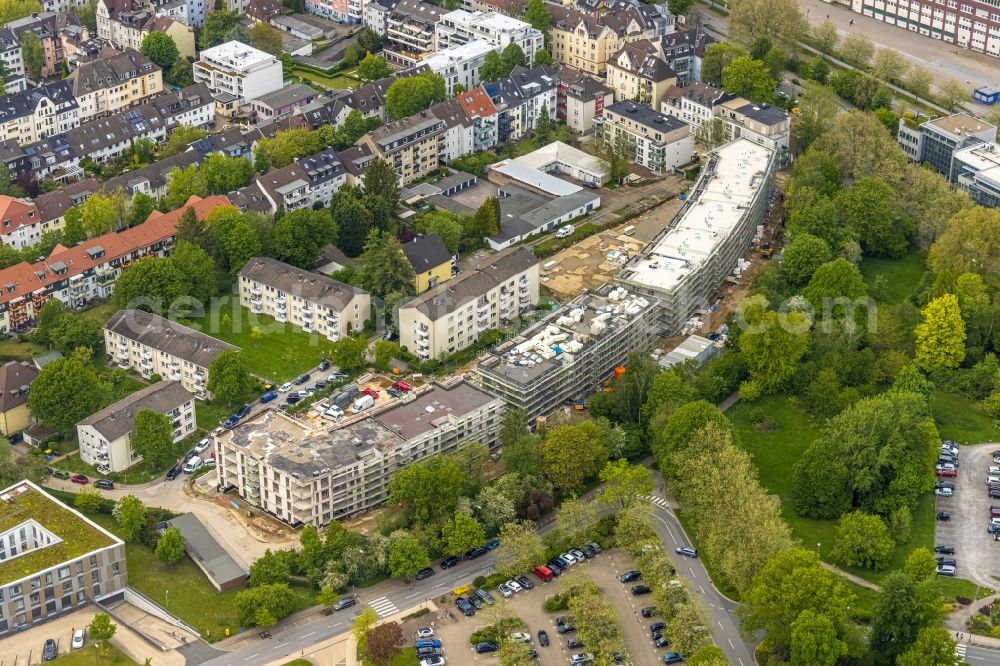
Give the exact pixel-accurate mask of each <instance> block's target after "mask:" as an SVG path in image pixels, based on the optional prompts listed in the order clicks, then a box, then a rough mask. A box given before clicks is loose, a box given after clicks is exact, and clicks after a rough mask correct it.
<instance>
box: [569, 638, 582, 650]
mask: <svg viewBox="0 0 1000 666" xmlns="http://www.w3.org/2000/svg"><path fill="white" fill-rule="evenodd" d="M582 647H583V641H581V640H580V639H579V638H571V639H569V640H568V641H566V649H567V650H579V649H580V648H582Z"/></svg>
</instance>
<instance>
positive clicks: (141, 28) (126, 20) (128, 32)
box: [97, 0, 196, 58]
mask: <svg viewBox="0 0 1000 666" xmlns="http://www.w3.org/2000/svg"><path fill="white" fill-rule="evenodd" d="M153 32H162V33H164V34H166V35H169V36H170V37H171V39H173V40H174V44H175V45H176V46H177V51H178V52H179V53H180V56H181V57H182V58H193V57H194V56H195V55H196V51H195V43H194V30H193V29H192V27H191V26H189V25H188V24H186V23H185V22H184V21H181V20H179V19H178V20H175V19H174V18H172V17H171V16H168V15H162V14H160V13H159V12H158V11H156V10H155V9H154V7H153V5H152V4H151V3H150V2H148V0H101V1H100V2H98V3H97V36H98V37H100V38H101V39H105V40H107V41H108V42H110V43H111V44H112V45H113V46H115V47H116V48H119V49H136V50H138V49H139V47H140V46H142V40H143V39H145V37H146V35H149V34H150V33H153Z"/></svg>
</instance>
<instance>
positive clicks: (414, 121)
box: [359, 111, 447, 185]
mask: <svg viewBox="0 0 1000 666" xmlns="http://www.w3.org/2000/svg"><path fill="white" fill-rule="evenodd" d="M446 130H447V125H446V123H445V122H444V121H442V120H440V119H438V118H435V117H434V116H433V115H431V114H430V113H428V112H426V111H421V112H420V113H418V114H415V115H412V116H410V117H408V118H404V119H402V120H397V121H396V122H392V123H388V124H386V125H383V126H382V127H379V128H378V129H376V130H373V131H371V132H368V134H365V135H364V136H363V137H361V140H360V142H359V143H360V144H363V145H365V146H367V147H368V148H369V149H370V150H371V151H372V154H374V155H375V156H377V157H379V158H381V159H383V160H385V161H386V162H388V163H389V164H390V165H391V166H392V168H393V169H395V170H396V175H397V176H398V177H399V184H400V185H407V184H409V183H412V182H413V181H415V180H417V179H418V178H423V177H424V176H427V175H429V174H430V173H431V172H432V171H434V170H436V169H437V168H438V166H440V159H441V155H442V154H443V153H444V148H445V146H444V143H445V132H446Z"/></svg>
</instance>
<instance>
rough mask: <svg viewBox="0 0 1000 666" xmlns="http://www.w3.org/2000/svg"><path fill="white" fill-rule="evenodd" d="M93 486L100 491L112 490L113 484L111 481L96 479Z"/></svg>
mask: <svg viewBox="0 0 1000 666" xmlns="http://www.w3.org/2000/svg"><path fill="white" fill-rule="evenodd" d="M94 486H95V487H97V488H100V489H101V490H114V489H115V482H114V481H112V480H111V479H98V480H97V481H94Z"/></svg>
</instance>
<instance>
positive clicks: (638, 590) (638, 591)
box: [632, 585, 653, 597]
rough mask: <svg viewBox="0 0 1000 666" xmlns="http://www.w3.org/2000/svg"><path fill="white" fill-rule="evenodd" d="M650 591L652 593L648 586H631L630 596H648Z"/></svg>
mask: <svg viewBox="0 0 1000 666" xmlns="http://www.w3.org/2000/svg"><path fill="white" fill-rule="evenodd" d="M652 591H653V590H652V588H650V587H649V586H648V585H633V586H632V596H634V597H641V596H643V595H646V594H649V593H650V592H652Z"/></svg>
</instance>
